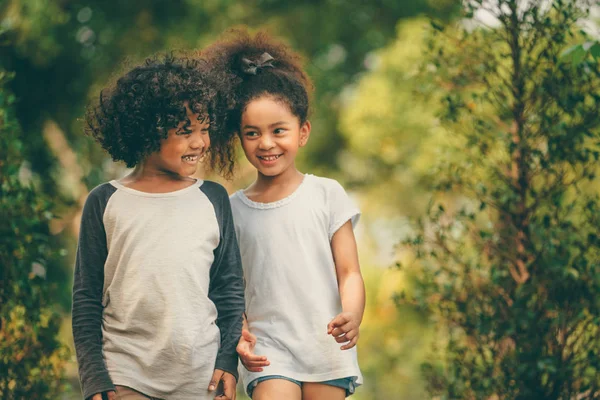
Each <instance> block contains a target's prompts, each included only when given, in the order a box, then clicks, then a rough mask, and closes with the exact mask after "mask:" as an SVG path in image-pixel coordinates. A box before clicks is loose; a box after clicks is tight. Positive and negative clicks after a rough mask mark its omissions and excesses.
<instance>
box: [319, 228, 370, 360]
mask: <svg viewBox="0 0 600 400" xmlns="http://www.w3.org/2000/svg"><path fill="white" fill-rule="evenodd" d="M331 250H332V252H333V259H334V262H335V272H336V275H337V280H338V287H339V291H340V299H341V302H342V310H343V311H342V312H341V313H340V314H339V315H337V316H336V317H335V318H334V319H333V320H332V321H331V322H330V323H329V325H328V326H327V333H328V334H330V335H332V336H333V337H334V338H335V340H336V341H337V342H338V343H345V344H344V345H343V346H342V347H341V349H342V350H347V349H350V348H352V347H354V346H355V345H356V343H357V341H358V336H359V328H360V323H361V322H362V318H363V313H364V311H365V284H364V281H363V278H362V275H361V273H360V265H359V263H358V251H357V248H356V239H355V237H354V231H353V230H352V222H351V221H350V220H348V221H347V222H346V223H344V225H342V227H341V228H340V229H338V230H337V231H336V232H335V234H334V235H333V237H332V239H331Z"/></svg>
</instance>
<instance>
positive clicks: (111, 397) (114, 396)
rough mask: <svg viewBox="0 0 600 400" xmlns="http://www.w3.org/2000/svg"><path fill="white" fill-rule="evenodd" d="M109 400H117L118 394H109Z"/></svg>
mask: <svg viewBox="0 0 600 400" xmlns="http://www.w3.org/2000/svg"><path fill="white" fill-rule="evenodd" d="M108 400H117V393H116V392H112V391H111V392H108Z"/></svg>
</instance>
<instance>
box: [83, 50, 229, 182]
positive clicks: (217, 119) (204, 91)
mask: <svg viewBox="0 0 600 400" xmlns="http://www.w3.org/2000/svg"><path fill="white" fill-rule="evenodd" d="M232 83H233V81H232V77H231V76H230V75H228V74H227V73H226V72H225V71H219V70H217V69H213V68H209V67H208V65H207V64H206V62H205V61H203V60H199V59H197V58H193V57H190V56H186V55H181V56H175V55H174V54H173V53H169V54H163V55H157V56H154V57H150V58H148V59H146V60H145V61H144V63H143V64H142V65H139V66H137V67H135V68H133V69H132V70H130V71H129V72H127V73H126V74H125V75H123V76H122V77H120V78H118V79H117V80H116V82H114V83H113V84H111V85H109V86H108V87H107V88H105V89H104V90H102V91H101V92H100V96H99V99H98V100H97V102H96V103H95V104H92V105H90V106H89V107H88V109H87V112H86V115H85V120H86V124H85V125H86V126H85V131H86V133H87V134H89V135H91V136H93V137H94V138H95V139H96V140H97V141H98V142H99V143H100V144H101V145H102V147H103V148H104V149H105V150H106V151H107V152H108V153H109V154H110V155H111V157H112V159H113V160H114V161H124V162H125V164H126V165H127V167H130V168H131V167H133V166H135V165H137V164H138V163H140V162H141V161H143V160H144V159H145V158H146V157H147V156H148V155H150V154H151V153H153V152H155V151H158V150H159V149H160V143H161V139H166V138H167V136H168V130H169V129H172V128H175V127H177V126H178V125H179V123H180V122H182V121H186V122H187V124H189V123H190V121H187V120H188V117H187V115H186V110H185V106H184V104H185V103H186V102H187V103H188V106H189V108H190V110H192V111H193V112H195V113H199V114H200V115H201V117H202V118H207V119H208V121H209V122H210V127H209V135H210V141H211V144H210V149H209V151H208V154H209V158H208V163H209V165H210V167H211V169H217V170H218V171H219V172H220V173H222V174H223V175H224V176H225V177H230V176H231V175H232V171H233V167H234V161H235V154H234V143H233V141H234V139H235V136H234V135H233V134H231V133H228V132H227V131H226V130H225V129H223V128H224V120H225V116H226V111H227V109H228V107H231V104H233V101H234V99H233V97H232V95H233V91H232V90H233V88H232Z"/></svg>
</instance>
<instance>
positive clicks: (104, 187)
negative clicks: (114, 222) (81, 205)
mask: <svg viewBox="0 0 600 400" xmlns="http://www.w3.org/2000/svg"><path fill="white" fill-rule="evenodd" d="M116 191H117V188H116V187H115V186H114V185H113V184H111V183H110V182H104V183H101V184H99V185H98V186H96V187H95V188H93V189H92V190H90V193H89V194H88V197H87V201H108V199H109V198H110V196H112V194H113V193H115V192H116Z"/></svg>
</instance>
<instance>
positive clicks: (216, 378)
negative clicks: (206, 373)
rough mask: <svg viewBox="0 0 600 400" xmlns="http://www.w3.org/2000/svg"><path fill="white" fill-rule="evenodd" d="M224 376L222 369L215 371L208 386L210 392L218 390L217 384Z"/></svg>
mask: <svg viewBox="0 0 600 400" xmlns="http://www.w3.org/2000/svg"><path fill="white" fill-rule="evenodd" d="M222 376H223V371H221V370H220V369H215V372H213V375H212V378H210V383H209V384H208V391H209V392H212V391H214V390H215V389H216V388H217V384H218V383H219V381H220V380H221V377H222Z"/></svg>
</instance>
